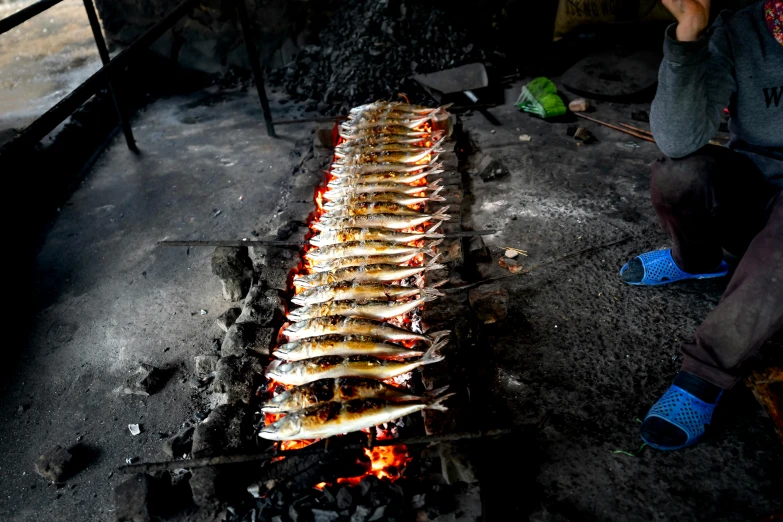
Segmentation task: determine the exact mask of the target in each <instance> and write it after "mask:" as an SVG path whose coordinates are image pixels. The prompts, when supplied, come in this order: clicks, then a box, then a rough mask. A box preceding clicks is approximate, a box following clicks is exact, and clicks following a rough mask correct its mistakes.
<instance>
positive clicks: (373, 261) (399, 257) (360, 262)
mask: <svg viewBox="0 0 783 522" xmlns="http://www.w3.org/2000/svg"><path fill="white" fill-rule="evenodd" d="M424 253H427V254H431V253H430V252H427V251H425V250H423V249H422V251H421V252H414V253H412V254H392V255H384V256H351V257H340V258H337V259H326V260H324V261H315V262H314V263H313V264H312V265H311V266H310V271H311V273H320V272H332V271H334V270H340V269H341V268H350V267H353V266H365V265H402V264H404V263H406V262H408V261H410V260H412V259H413V258H414V257H416V256H417V255H419V254H424Z"/></svg>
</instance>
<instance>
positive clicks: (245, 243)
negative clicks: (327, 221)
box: [157, 239, 307, 247]
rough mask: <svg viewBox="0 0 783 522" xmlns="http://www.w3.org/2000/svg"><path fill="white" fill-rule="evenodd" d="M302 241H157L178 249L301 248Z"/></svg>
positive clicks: (159, 244) (161, 244) (160, 244)
mask: <svg viewBox="0 0 783 522" xmlns="http://www.w3.org/2000/svg"><path fill="white" fill-rule="evenodd" d="M306 244H307V243H305V242H304V241H274V240H272V241H263V240H259V241H255V240H251V241H241V240H237V241H233V240H197V239H193V240H183V241H176V240H171V241H168V240H163V241H158V243H157V245H158V246H178V247H247V246H283V247H287V246H288V247H290V246H295V247H298V246H302V245H306Z"/></svg>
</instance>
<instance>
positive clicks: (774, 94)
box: [762, 87, 783, 109]
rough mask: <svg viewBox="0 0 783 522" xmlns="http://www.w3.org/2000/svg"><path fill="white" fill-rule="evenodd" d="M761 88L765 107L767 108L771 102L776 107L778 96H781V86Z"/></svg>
mask: <svg viewBox="0 0 783 522" xmlns="http://www.w3.org/2000/svg"><path fill="white" fill-rule="evenodd" d="M762 90H763V91H764V101H765V102H767V109H769V106H770V105H771V104H773V103H774V104H775V107H778V106H779V104H780V98H781V96H783V87H777V88H775V87H765V88H764V89H762Z"/></svg>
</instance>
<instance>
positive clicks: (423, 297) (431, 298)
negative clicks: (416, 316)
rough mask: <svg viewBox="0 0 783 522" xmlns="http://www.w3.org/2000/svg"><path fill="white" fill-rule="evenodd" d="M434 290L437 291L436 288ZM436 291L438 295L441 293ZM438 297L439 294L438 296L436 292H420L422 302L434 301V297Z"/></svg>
mask: <svg viewBox="0 0 783 522" xmlns="http://www.w3.org/2000/svg"><path fill="white" fill-rule="evenodd" d="M436 291H437V290H436ZM438 293H439V294H440V295H443V293H442V292H438ZM438 297H440V296H439V295H437V294H431V293H424V292H423V291H422V292H421V298H420V300H421V302H423V303H429V302H430V301H434V300H435V299H437V298H438Z"/></svg>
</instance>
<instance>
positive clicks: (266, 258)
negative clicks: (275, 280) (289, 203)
mask: <svg viewBox="0 0 783 522" xmlns="http://www.w3.org/2000/svg"><path fill="white" fill-rule="evenodd" d="M300 205H302V206H303V207H306V208H307V209H308V210H307V211H306V212H305V213H304V214H305V216H304V217H306V216H307V214H308V213H309V212H310V211H311V210H312V208H314V206H315V205H314V204H312V203H308V204H307V205H305V204H300ZM253 250H254V251H253V257H254V258H255V260H256V264H261V265H266V266H270V267H273V268H282V269H283V270H285V271H286V272H287V271H288V270H291V269H293V268H296V267H297V266H298V265H299V262H300V261H301V260H300V259H299V251H298V250H292V249H290V248H282V247H275V246H262V247H254V249H253Z"/></svg>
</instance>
